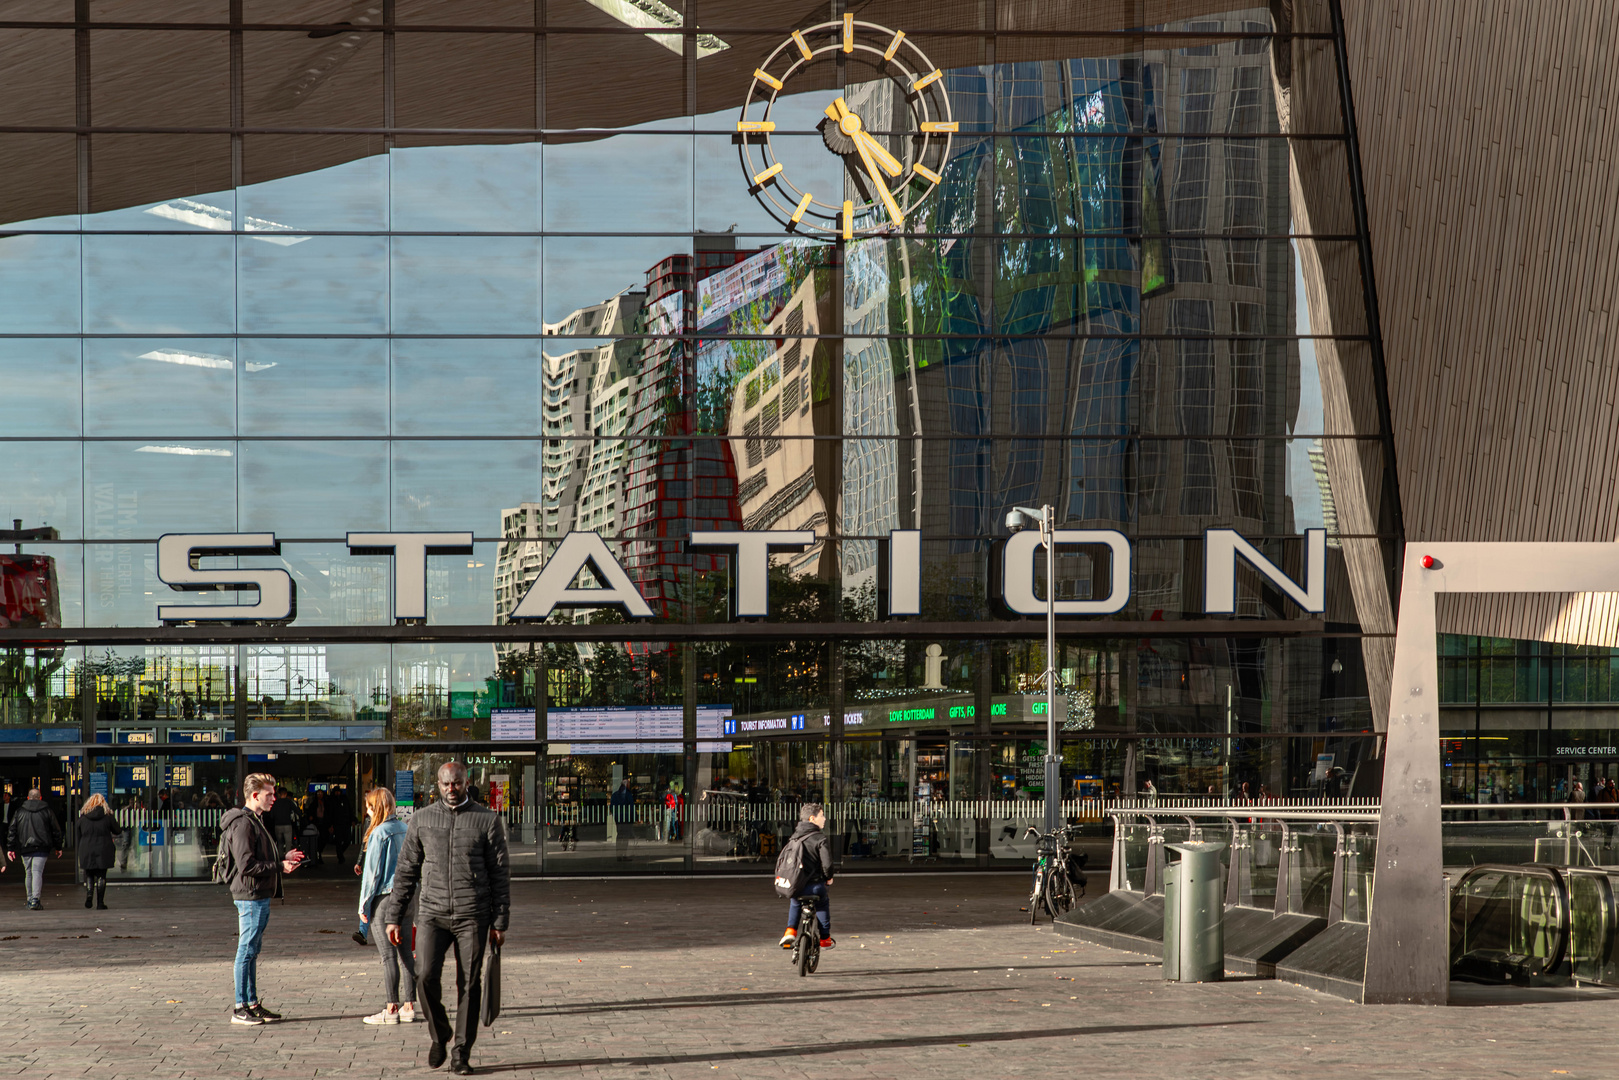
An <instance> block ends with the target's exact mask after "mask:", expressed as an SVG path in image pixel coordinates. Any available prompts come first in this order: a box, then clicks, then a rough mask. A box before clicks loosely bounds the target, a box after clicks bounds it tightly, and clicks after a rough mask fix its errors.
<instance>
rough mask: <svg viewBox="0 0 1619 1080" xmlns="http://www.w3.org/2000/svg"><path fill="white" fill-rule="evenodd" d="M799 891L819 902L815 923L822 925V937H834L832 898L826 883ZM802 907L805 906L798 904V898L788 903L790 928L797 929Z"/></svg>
mask: <svg viewBox="0 0 1619 1080" xmlns="http://www.w3.org/2000/svg"><path fill="white" fill-rule="evenodd" d="M798 891H799V893H800V894H801V895H803V896H813V897H815V898H816V900H817V901H818V902H817V903H816V905H815V921H816V922H818V923H820V924H821V936H822V937H831V936H832V897H831V895H830V894H829V893H828V892H827V891H826V882H824V881H822V882H818V883H817V884H814V885H806V886H804V887H803V888H802V889H800V890H798ZM802 906H803V905H801V904H800V903H799V902H798V897H796V896H795V897H793V898H792V899H791V900H789V901H788V902H787V925H788V926H791V927H793V928H795V929H796V928H797V926H798V915H799V909H800V908H801V907H802Z"/></svg>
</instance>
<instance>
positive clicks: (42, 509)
mask: <svg viewBox="0 0 1619 1080" xmlns="http://www.w3.org/2000/svg"><path fill="white" fill-rule="evenodd" d="M4 447H5V449H4V453H5V459H6V480H5V483H4V484H0V520H3V521H4V522H6V523H7V524H9V523H10V522H11V521H12V520H13V519H15V518H20V519H22V523H23V527H24V528H28V529H34V528H39V527H40V526H42V525H49V526H51V527H53V528H55V529H56V530H57V531H58V532H59V533H60V534H61V536H62V537H63V538H64V539H70V540H76V539H78V538H80V537H82V536H83V535H84V531H83V530H84V512H85V507H84V502H83V486H82V484H81V482H80V481H81V476H82V474H81V471H80V455H81V453H82V452H83V451H82V448H81V447H80V446H79V444H77V443H72V442H8V443H5V444H4ZM91 512H92V513H93V514H96V515H97V517H96V520H97V521H98V522H103V521H110V519H111V516H112V508H111V507H108V508H107V513H106V516H105V517H103V516H101V514H102V511H101V507H100V506H99V505H97V506H94V507H92V510H91Z"/></svg>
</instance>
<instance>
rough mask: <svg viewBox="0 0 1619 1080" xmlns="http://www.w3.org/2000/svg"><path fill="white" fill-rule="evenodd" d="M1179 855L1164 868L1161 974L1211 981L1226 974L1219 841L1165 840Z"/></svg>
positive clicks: (1178, 979) (1168, 977)
mask: <svg viewBox="0 0 1619 1080" xmlns="http://www.w3.org/2000/svg"><path fill="white" fill-rule="evenodd" d="M1165 847H1168V848H1170V849H1171V850H1173V851H1178V852H1180V853H1181V858H1180V861H1179V862H1177V863H1174V864H1173V865H1171V866H1168V867H1166V868H1165V870H1164V978H1165V979H1166V980H1169V981H1173V982H1215V981H1218V980H1219V979H1222V978H1224V977H1225V903H1224V897H1223V896H1222V895H1221V888H1220V851H1221V850H1222V849H1223V848H1224V847H1225V845H1224V844H1222V843H1215V842H1208V843H1187V844H1166V845H1165Z"/></svg>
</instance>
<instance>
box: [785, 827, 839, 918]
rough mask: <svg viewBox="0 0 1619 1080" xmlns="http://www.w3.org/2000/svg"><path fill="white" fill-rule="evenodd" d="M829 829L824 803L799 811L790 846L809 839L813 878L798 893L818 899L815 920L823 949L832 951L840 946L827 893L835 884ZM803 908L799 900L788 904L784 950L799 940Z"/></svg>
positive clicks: (806, 856) (806, 860) (807, 860)
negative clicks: (799, 920)
mask: <svg viewBox="0 0 1619 1080" xmlns="http://www.w3.org/2000/svg"><path fill="white" fill-rule="evenodd" d="M825 829H826V807H824V806H822V805H821V804H820V803H813V802H812V803H805V804H804V805H803V806H801V807H799V808H798V828H796V829H794V830H793V835H792V836H791V837H790V838H789V839H788V841H787V843H789V844H791V843H792V842H793V841H794V840H797V839H798V838H799V837H800V836H802V837H806V839H805V840H804V865H806V866H808V867H809V868H810V875H809V880H808V881H807V882H805V883H804V887H803V888H802V889H799V890H798V893H799V896H814V897H816V898H817V899H818V900H819V903H817V904H816V905H815V920H816V921H817V922H819V923H820V924H821V948H823V949H830V948H832V946H834V945H836V944H837V942H836V941H833V940H832V898H831V896H829V895H828V894H827V891H826V887H827V886H828V885H830V884H832V841H831V840H830V839H829V838H828V837H827V835H826V832H825V831H824V830H825ZM784 847H785V845H784ZM799 906H800V905H799V903H798V897H797V896H795V897H793V898H792V899H791V900H789V901H788V902H787V932H786V933H785V934H783V935H781V947H782V948H784V949H790V948H792V947H793V940H794V939H795V938H797V937H798V916H799Z"/></svg>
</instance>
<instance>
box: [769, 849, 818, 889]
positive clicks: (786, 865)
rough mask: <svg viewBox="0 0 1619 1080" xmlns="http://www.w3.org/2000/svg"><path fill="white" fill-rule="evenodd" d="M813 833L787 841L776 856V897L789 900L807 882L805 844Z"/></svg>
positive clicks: (807, 868)
mask: <svg viewBox="0 0 1619 1080" xmlns="http://www.w3.org/2000/svg"><path fill="white" fill-rule="evenodd" d="M814 835H815V834H814V833H803V834H801V835H798V836H795V837H793V838H792V839H791V840H789V841H787V843H786V845H785V846H784V847H782V849H781V854H780V855H778V856H776V895H777V896H782V897H786V898H788V899H791V898H793V897H795V896H797V895H798V894H799V892H800V891H801V890H802V889H803V888H804V886H805V884H806V883H807V882H808V881H809V877H810V868H809V866H808V865H806V863H805V861H804V849H805V847H806V842H807V841H808V840H809V838H810V837H811V836H814Z"/></svg>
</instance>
